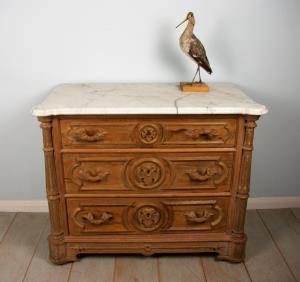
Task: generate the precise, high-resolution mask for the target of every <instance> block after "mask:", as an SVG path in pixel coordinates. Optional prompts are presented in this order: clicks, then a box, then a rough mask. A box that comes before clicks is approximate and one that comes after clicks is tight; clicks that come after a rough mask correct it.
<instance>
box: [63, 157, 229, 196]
mask: <svg viewBox="0 0 300 282" xmlns="http://www.w3.org/2000/svg"><path fill="white" fill-rule="evenodd" d="M233 156H234V154H233V153H232V152H230V153H218V154H216V153H161V154H159V155H157V156H156V155H155V154H150V153H149V154H128V153H126V154H124V153H123V154H100V153H98V154H64V171H65V172H64V174H65V183H66V191H67V193H113V192H123V193H124V192H127V193H137V192H138V193H148V192H163V193H165V192H174V191H178V192H191V191H195V192H221V191H223V192H224V191H230V184H231V179H232V175H233V173H232V171H233Z"/></svg>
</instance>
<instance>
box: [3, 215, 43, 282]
mask: <svg viewBox="0 0 300 282" xmlns="http://www.w3.org/2000/svg"><path fill="white" fill-rule="evenodd" d="M47 217H48V214H46V213H44V214H43V213H19V214H17V215H16V218H15V220H14V222H13V223H12V224H11V226H10V228H9V230H8V231H7V233H6V236H5V237H4V239H3V241H2V243H1V245H0V273H1V281H5V282H18V281H22V280H23V278H24V275H25V273H26V270H27V267H28V265H29V263H30V261H31V259H32V256H33V254H34V251H35V248H36V245H37V243H38V241H39V238H40V236H41V233H42V231H43V230H44V228H45V224H46V221H47Z"/></svg>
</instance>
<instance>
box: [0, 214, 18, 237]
mask: <svg viewBox="0 0 300 282" xmlns="http://www.w3.org/2000/svg"><path fill="white" fill-rule="evenodd" d="M15 216H16V214H15V213H14V212H0V242H1V241H2V239H3V236H4V234H5V233H6V231H7V229H8V227H9V225H10V224H11V222H12V221H13V219H14V218H15Z"/></svg>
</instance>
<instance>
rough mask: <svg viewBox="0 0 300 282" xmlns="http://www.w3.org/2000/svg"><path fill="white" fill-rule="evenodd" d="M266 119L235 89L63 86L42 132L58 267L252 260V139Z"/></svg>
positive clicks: (42, 116) (47, 109)
mask: <svg viewBox="0 0 300 282" xmlns="http://www.w3.org/2000/svg"><path fill="white" fill-rule="evenodd" d="M266 111H267V110H266V109H265V107H264V106H262V105H259V104H257V103H255V102H253V101H252V100H250V99H249V98H248V97H247V96H245V95H244V94H243V93H242V92H241V91H240V90H238V88H236V87H235V86H233V85H231V84H212V85H211V92H209V93H207V94H193V93H191V94H182V93H181V92H180V91H179V90H178V89H177V86H176V85H172V84H158V85H153V84H115V85H113V84H111V85H109V84H80V85H72V84H70V85H68V84H66V85H62V86H59V87H57V88H55V89H54V90H53V91H52V92H51V93H50V95H49V97H48V98H47V99H46V100H45V101H44V102H43V103H42V104H41V105H39V106H37V107H35V108H34V109H33V114H35V115H36V116H38V117H39V120H40V122H41V127H42V130H43V140H44V154H45V167H46V188H47V196H48V203H49V212H50V220H51V233H50V235H49V246H50V259H51V260H52V261H53V262H54V263H65V262H68V261H73V260H75V259H76V258H77V255H78V254H81V253H142V254H144V255H151V254H154V253H170V252H172V253H175V252H178V253H182V252H213V253H217V254H218V256H217V258H219V259H224V260H229V261H233V262H240V261H242V260H243V258H244V250H245V243H246V235H245V233H244V219H245V211H246V205H247V198H248V195H249V180H250V166H251V155H252V148H253V133H254V128H255V127H256V120H257V119H258V117H259V115H261V114H263V113H265V112H266Z"/></svg>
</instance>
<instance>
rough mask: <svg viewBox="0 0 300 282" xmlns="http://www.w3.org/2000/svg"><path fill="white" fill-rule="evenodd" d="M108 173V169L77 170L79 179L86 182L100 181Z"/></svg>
mask: <svg viewBox="0 0 300 282" xmlns="http://www.w3.org/2000/svg"><path fill="white" fill-rule="evenodd" d="M108 175H109V172H108V171H102V170H99V169H98V170H92V169H80V170H79V179H81V180H83V181H87V182H93V183H96V182H101V181H103V180H105V179H106V177H107V176H108Z"/></svg>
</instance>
